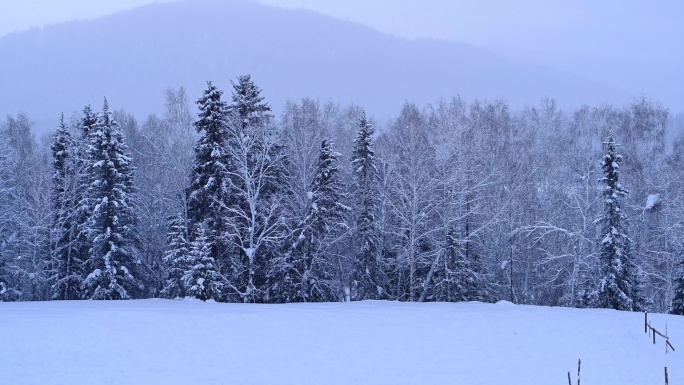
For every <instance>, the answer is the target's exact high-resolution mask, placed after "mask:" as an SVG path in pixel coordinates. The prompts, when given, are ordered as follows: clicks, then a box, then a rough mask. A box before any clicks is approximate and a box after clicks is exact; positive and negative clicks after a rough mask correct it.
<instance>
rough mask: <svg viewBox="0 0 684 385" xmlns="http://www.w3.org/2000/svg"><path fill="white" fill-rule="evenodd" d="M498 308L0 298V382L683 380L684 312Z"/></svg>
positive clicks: (595, 383) (471, 384)
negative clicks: (663, 334)
mask: <svg viewBox="0 0 684 385" xmlns="http://www.w3.org/2000/svg"><path fill="white" fill-rule="evenodd" d="M649 317H650V319H651V322H652V324H653V326H654V327H656V328H659V329H662V330H663V331H664V330H665V325H666V324H667V325H668V331H669V335H670V341H671V342H672V344H673V345H674V347H675V348H676V349H679V350H677V351H675V352H672V351H670V352H669V353H668V354H667V355H666V354H665V346H664V342H663V340H662V339H660V338H659V339H658V343H657V344H656V345H653V344H652V341H651V340H650V339H649V338H648V336H647V335H645V334H644V325H643V314H641V313H625V312H617V311H612V310H593V309H592V310H578V309H567V308H545V307H534V306H516V305H512V304H510V303H506V302H502V303H499V304H482V303H459V304H447V303H427V304H418V303H396V302H358V303H330V304H290V305H241V304H218V303H201V302H196V301H165V300H144V301H120V302H104V301H98V302H96V301H81V302H43V303H0V384H2V385H13V384H41V385H42V384H65V385H81V384H82V385H98V384H146V385H147V384H161V385H169V384H183V385H186V384H202V385H211V384H245V385H247V384H249V385H260V384H298V385H299V384H321V385H331V384H350V385H363V384H392V385H397V384H416V385H418V384H424V385H431V384H464V385H475V384H496V385H500V384H544V385H550V384H567V372H568V371H571V372H572V378H573V383H576V377H577V373H576V372H577V359H578V358H581V359H582V372H581V376H582V377H581V380H582V382H581V383H582V384H583V385H606V384H620V385H627V384H639V385H645V384H663V383H664V374H663V371H664V369H663V368H664V367H665V366H668V367H669V375H670V383H671V384H683V383H684V317H676V316H666V315H660V314H654V315H650V316H649Z"/></svg>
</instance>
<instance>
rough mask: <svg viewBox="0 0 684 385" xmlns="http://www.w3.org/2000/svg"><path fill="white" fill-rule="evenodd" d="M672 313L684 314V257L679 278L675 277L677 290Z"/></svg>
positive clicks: (680, 264)
mask: <svg viewBox="0 0 684 385" xmlns="http://www.w3.org/2000/svg"><path fill="white" fill-rule="evenodd" d="M670 313H671V314H677V315H684V259H682V260H681V261H680V262H679V269H678V270H677V278H675V292H674V298H673V299H672V308H671V310H670Z"/></svg>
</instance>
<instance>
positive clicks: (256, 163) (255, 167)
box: [226, 76, 286, 302]
mask: <svg viewBox="0 0 684 385" xmlns="http://www.w3.org/2000/svg"><path fill="white" fill-rule="evenodd" d="M233 88H234V90H233V96H232V98H233V103H232V104H231V105H230V106H228V111H229V116H228V118H229V119H228V152H229V154H230V164H229V174H230V194H231V202H229V203H228V204H227V205H226V211H227V213H228V215H227V221H226V224H227V227H228V232H227V234H228V236H227V237H226V239H227V240H228V241H229V242H230V246H231V252H230V257H231V261H230V278H229V281H230V283H229V284H228V287H229V288H230V290H229V291H227V293H226V295H227V297H228V299H229V300H231V301H242V302H269V301H271V299H270V293H269V285H271V284H272V283H273V282H272V277H270V276H269V266H270V262H271V260H272V259H273V258H275V257H276V256H277V255H279V254H280V252H281V249H280V246H281V243H282V241H283V239H284V226H283V218H282V204H281V199H282V197H283V192H284V191H286V189H285V186H284V175H285V168H284V164H285V160H284V158H285V156H284V153H283V151H282V147H281V146H280V145H279V143H278V136H277V135H276V131H275V129H274V127H273V125H272V123H271V120H270V115H268V114H267V113H266V111H269V110H270V107H269V106H268V104H266V103H264V102H263V97H261V96H260V94H259V93H260V90H259V88H258V87H256V86H255V85H254V84H253V83H252V82H251V80H250V78H249V77H248V76H246V77H240V78H239V83H238V84H234V86H233Z"/></svg>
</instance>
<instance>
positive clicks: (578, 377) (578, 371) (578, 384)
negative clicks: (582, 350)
mask: <svg viewBox="0 0 684 385" xmlns="http://www.w3.org/2000/svg"><path fill="white" fill-rule="evenodd" d="M580 365H582V360H577V385H580Z"/></svg>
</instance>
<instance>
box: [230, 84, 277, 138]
mask: <svg viewBox="0 0 684 385" xmlns="http://www.w3.org/2000/svg"><path fill="white" fill-rule="evenodd" d="M231 84H232V85H233V95H232V100H233V103H232V104H231V105H230V106H228V113H229V114H230V115H231V116H234V117H235V118H237V119H239V120H240V122H242V124H243V126H246V125H259V124H263V123H264V122H265V121H267V120H269V119H270V118H271V117H272V116H271V115H270V114H269V112H270V111H271V106H270V105H269V104H268V103H266V102H265V101H264V97H263V96H262V95H261V89H260V88H259V87H258V86H257V85H256V84H254V82H253V81H252V78H251V76H250V75H242V76H238V79H237V83H235V82H234V81H232V80H231Z"/></svg>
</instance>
